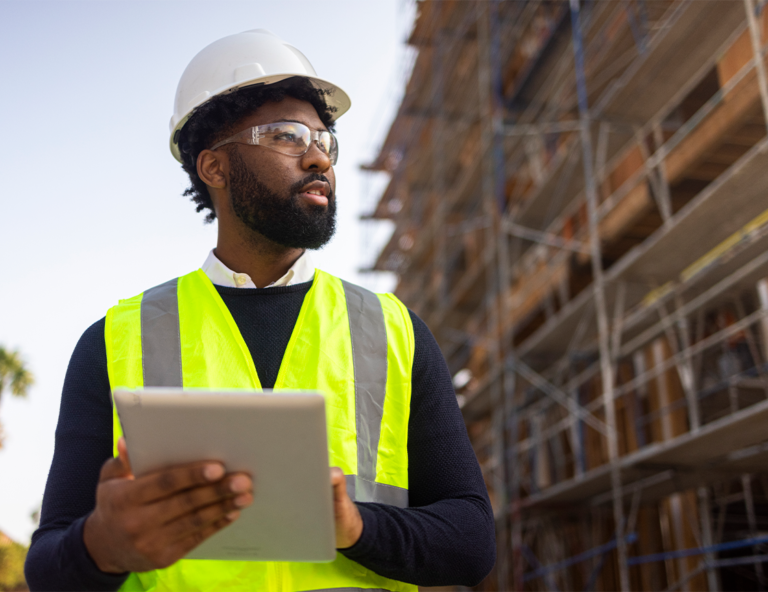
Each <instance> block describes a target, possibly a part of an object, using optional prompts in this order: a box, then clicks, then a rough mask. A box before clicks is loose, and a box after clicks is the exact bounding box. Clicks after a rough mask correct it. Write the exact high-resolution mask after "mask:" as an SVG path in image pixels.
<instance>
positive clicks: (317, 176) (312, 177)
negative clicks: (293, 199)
mask: <svg viewBox="0 0 768 592" xmlns="http://www.w3.org/2000/svg"><path fill="white" fill-rule="evenodd" d="M313 181H322V182H323V183H328V196H327V197H328V201H329V202H330V201H333V200H334V198H335V197H336V196H335V193H334V191H333V186H332V185H331V182H330V181H329V180H328V177H326V176H325V175H323V174H321V173H310V174H309V175H307V176H306V177H304V178H303V179H302V180H301V181H297V182H296V183H294V184H293V185H291V187H290V188H289V191H288V192H289V194H290V195H298V193H299V190H300V189H301V188H302V187H304V186H305V185H309V184H310V183H312V182H313Z"/></svg>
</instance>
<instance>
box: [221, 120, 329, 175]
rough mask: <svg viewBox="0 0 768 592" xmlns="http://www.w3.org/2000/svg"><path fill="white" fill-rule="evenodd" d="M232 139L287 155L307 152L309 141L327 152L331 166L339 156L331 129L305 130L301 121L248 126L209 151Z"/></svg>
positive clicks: (232, 140)
mask: <svg viewBox="0 0 768 592" xmlns="http://www.w3.org/2000/svg"><path fill="white" fill-rule="evenodd" d="M233 142H236V143H239V144H250V145H252V146H266V147H267V148H271V149H272V150H274V151H276V152H280V153H281V154H287V155H289V156H302V155H304V154H306V153H307V151H308V150H309V148H310V146H312V142H315V143H316V144H317V146H318V148H320V150H322V151H323V152H325V153H326V154H327V155H328V158H330V160H331V165H335V164H336V161H337V160H338V158H339V144H338V142H337V141H336V136H334V135H333V134H332V133H331V132H328V131H325V130H322V131H319V130H313V129H309V128H308V127H307V126H306V125H304V124H302V123H296V122H295V121H279V122H277V123H267V124H265V125H256V126H254V127H249V128H248V129H244V130H243V131H241V132H239V133H237V134H235V135H234V136H232V137H231V138H227V139H226V140H224V141H222V142H219V143H218V144H216V145H215V146H214V147H213V148H211V150H216V149H217V148H220V147H221V146H224V144H231V143H233Z"/></svg>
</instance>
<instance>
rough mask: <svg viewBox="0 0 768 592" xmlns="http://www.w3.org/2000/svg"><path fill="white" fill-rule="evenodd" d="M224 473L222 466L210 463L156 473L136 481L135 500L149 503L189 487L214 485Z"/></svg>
mask: <svg viewBox="0 0 768 592" xmlns="http://www.w3.org/2000/svg"><path fill="white" fill-rule="evenodd" d="M224 473H225V471H224V465H222V464H221V463H218V462H210V461H201V462H195V463H190V464H187V465H181V466H177V467H171V468H169V469H163V470H161V471H156V472H154V473H151V474H149V475H144V476H142V477H140V478H139V479H137V480H136V483H137V485H138V486H139V487H137V488H136V493H135V495H136V498H135V499H136V501H137V502H138V503H150V502H153V501H156V500H160V499H163V498H166V497H170V496H172V495H174V494H176V493H178V492H180V491H183V490H185V489H189V488H191V487H196V486H199V485H208V484H210V483H215V482H216V481H219V480H220V479H221V478H222V477H224Z"/></svg>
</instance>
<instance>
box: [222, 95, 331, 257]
mask: <svg viewBox="0 0 768 592" xmlns="http://www.w3.org/2000/svg"><path fill="white" fill-rule="evenodd" d="M278 121H297V122H299V123H303V124H304V125H306V126H307V127H309V128H311V129H314V130H324V129H326V128H325V126H324V125H323V122H322V121H321V120H320V117H318V115H317V112H316V111H315V108H314V107H313V106H312V105H311V104H310V103H307V102H304V101H300V100H298V99H294V98H292V97H287V98H286V99H284V100H283V101H281V102H279V103H266V104H264V105H263V106H262V107H260V108H259V109H258V110H257V111H255V112H254V113H253V115H251V116H250V117H248V118H246V119H244V120H243V121H242V122H241V123H240V124H239V125H238V126H237V129H235V130H234V132H237V131H240V130H243V129H245V128H248V127H251V126H255V125H263V124H266V123H275V122H278ZM228 154H229V160H230V174H229V189H230V202H231V204H232V209H233V210H234V213H235V215H236V216H237V217H238V218H239V219H240V221H241V222H242V223H243V224H244V225H245V226H246V227H247V228H249V229H250V230H252V231H255V232H258V233H259V234H261V235H263V236H265V237H266V238H268V239H269V240H271V241H272V242H275V243H277V244H279V245H282V246H285V247H290V248H304V249H317V248H320V247H322V246H323V245H325V244H326V243H327V242H328V241H329V240H330V239H331V237H332V236H333V233H334V230H335V227H336V194H335V188H336V177H335V175H334V172H333V168H332V167H331V163H330V159H329V158H328V155H327V154H325V153H324V152H322V151H321V150H320V148H319V147H318V146H317V145H316V144H315V143H313V144H312V146H310V148H309V151H308V152H307V153H306V154H304V155H303V156H290V155H287V154H282V153H280V152H276V151H274V150H271V149H270V148H267V147H265V146H249V145H243V144H233V145H232V147H230V148H228Z"/></svg>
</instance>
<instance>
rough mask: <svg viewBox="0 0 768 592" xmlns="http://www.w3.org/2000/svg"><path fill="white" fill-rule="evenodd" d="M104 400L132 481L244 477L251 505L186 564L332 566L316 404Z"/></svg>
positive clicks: (269, 399)
mask: <svg viewBox="0 0 768 592" xmlns="http://www.w3.org/2000/svg"><path fill="white" fill-rule="evenodd" d="M114 398H115V404H116V406H117V413H118V415H119V417H120V423H121V424H122V427H123V432H124V434H125V441H126V444H127V448H128V455H129V457H130V459H131V468H132V469H133V473H134V475H136V476H141V475H144V474H146V473H150V472H152V471H156V470H158V469H162V468H164V467H169V466H173V465H178V464H181V463H187V462H194V461H199V460H217V461H221V462H222V463H224V466H225V467H226V469H227V471H245V472H246V473H250V474H251V475H252V476H253V478H254V501H253V504H252V505H251V506H249V507H248V508H245V509H244V510H242V511H241V514H240V517H239V518H238V519H237V520H236V521H235V522H233V523H232V524H230V525H229V526H227V527H225V528H224V529H222V530H220V531H219V532H217V533H216V534H214V535H213V536H211V537H210V538H208V539H206V540H205V541H203V542H202V543H201V544H200V545H199V546H198V547H196V548H195V549H194V550H192V551H191V552H190V553H189V554H188V555H187V556H186V558H187V559H231V560H245V561H317V562H320V561H332V560H333V559H335V557H336V549H335V546H336V545H335V542H336V536H335V530H334V519H333V494H332V487H331V477H330V471H329V464H328V440H327V435H326V424H325V398H324V397H323V396H322V395H320V394H319V393H315V392H307V391H303V392H280V393H279V394H276V393H273V392H271V391H264V392H261V391H222V392H217V391H211V390H200V391H195V390H194V389H192V390H182V389H178V388H147V389H136V390H127V389H117V390H115V392H114Z"/></svg>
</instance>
